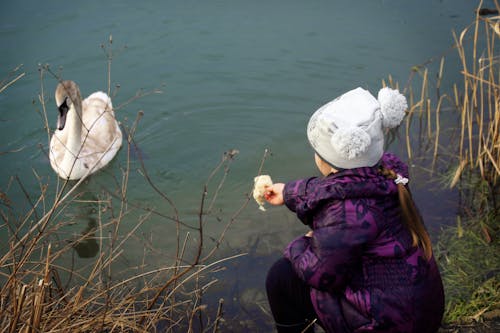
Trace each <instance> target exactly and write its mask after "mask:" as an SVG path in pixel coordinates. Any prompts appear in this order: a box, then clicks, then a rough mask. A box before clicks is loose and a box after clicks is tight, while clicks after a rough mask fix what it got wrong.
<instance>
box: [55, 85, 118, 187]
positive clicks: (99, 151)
mask: <svg viewBox="0 0 500 333" xmlns="http://www.w3.org/2000/svg"><path fill="white" fill-rule="evenodd" d="M55 98H56V104H57V108H58V110H59V114H58V118H57V129H56V130H55V131H54V134H53V135H52V138H51V140H50V155H49V156H50V165H51V166H52V168H53V169H54V171H55V172H56V173H57V174H58V175H59V177H61V178H63V179H70V180H76V179H80V178H82V177H84V176H85V175H90V174H91V173H94V172H96V171H97V170H99V169H101V168H102V167H104V166H106V165H107V164H108V163H109V162H110V161H111V160H112V159H113V157H114V156H115V155H116V153H117V152H118V150H119V149H120V147H121V145H122V132H121V130H120V127H119V125H118V122H117V121H116V119H115V115H114V111H113V106H112V104H111V98H109V96H108V95H107V94H105V93H103V92H102V91H98V92H95V93H93V94H91V95H90V96H89V97H87V98H86V99H84V100H83V101H82V97H81V95H80V89H79V87H78V85H77V84H76V83H75V82H73V81H62V82H60V83H59V84H58V85H57V88H56V93H55Z"/></svg>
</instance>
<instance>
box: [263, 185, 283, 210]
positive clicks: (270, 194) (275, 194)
mask: <svg viewBox="0 0 500 333" xmlns="http://www.w3.org/2000/svg"><path fill="white" fill-rule="evenodd" d="M284 188H285V184H283V183H275V184H273V185H271V186H267V187H266V192H265V193H264V198H265V199H266V201H267V202H269V203H270V204H271V205H275V206H279V205H282V204H284V203H285V201H284V200H283V189H284Z"/></svg>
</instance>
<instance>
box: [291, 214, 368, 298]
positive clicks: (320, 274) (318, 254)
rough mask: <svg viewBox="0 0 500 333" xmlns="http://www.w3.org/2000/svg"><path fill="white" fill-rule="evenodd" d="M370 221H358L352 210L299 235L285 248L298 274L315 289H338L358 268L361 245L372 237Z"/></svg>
mask: <svg viewBox="0 0 500 333" xmlns="http://www.w3.org/2000/svg"><path fill="white" fill-rule="evenodd" d="M376 234H377V228H376V224H375V222H374V221H373V220H372V221H371V222H370V220H369V219H368V220H366V219H365V220H358V219H357V217H356V211H355V210H354V211H353V212H351V213H349V212H348V214H347V215H346V216H345V220H343V221H336V222H335V223H334V224H332V225H329V226H327V227H323V228H319V229H316V230H314V234H313V236H312V237H305V236H302V237H299V238H297V239H295V240H293V241H292V242H291V243H290V244H289V245H288V246H287V248H286V249H285V253H284V255H285V257H286V258H288V259H289V260H290V261H291V263H292V266H293V267H294V270H295V271H296V272H297V274H298V275H299V277H300V278H301V279H302V280H304V281H305V282H306V283H307V284H309V285H310V286H312V287H313V288H315V289H319V290H325V291H335V290H340V289H342V288H343V287H344V286H345V285H346V284H347V283H348V282H349V281H350V279H351V277H352V274H353V272H355V271H356V270H359V269H360V267H361V265H360V263H361V255H362V250H363V246H364V245H365V244H366V243H367V242H369V241H370V240H372V239H373V238H374V237H376Z"/></svg>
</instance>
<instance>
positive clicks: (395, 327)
mask: <svg viewBox="0 0 500 333" xmlns="http://www.w3.org/2000/svg"><path fill="white" fill-rule="evenodd" d="M406 108H407V103H406V98H405V97H404V96H403V95H401V94H400V93H399V92H398V91H397V90H392V89H389V88H383V89H382V90H380V92H379V94H378V100H377V99H375V97H374V96H372V95H371V94H370V93H369V92H368V91H366V90H364V89H361V88H357V89H354V90H351V91H349V92H347V93H345V94H344V95H342V96H340V97H339V98H337V99H335V100H333V101H332V102H330V103H328V104H326V105H324V106H323V107H321V108H320V109H319V110H317V111H316V112H315V113H314V114H313V116H312V117H311V119H310V120H309V124H308V127H307V137H308V140H309V142H310V144H311V146H312V147H313V149H314V151H315V162H316V165H317V167H318V169H319V171H320V172H321V173H322V174H323V176H324V177H322V178H309V179H304V180H298V181H292V182H289V183H286V184H282V183H276V184H274V185H272V186H270V187H267V188H266V194H265V197H266V200H267V201H268V202H269V203H270V204H273V205H282V204H285V205H286V206H287V207H288V208H289V209H290V210H291V211H293V212H295V213H296V214H297V217H298V218H299V219H300V220H301V221H302V222H303V223H304V224H305V225H307V226H309V227H310V228H311V229H312V230H311V231H310V232H308V233H307V234H306V235H304V236H301V237H299V238H297V239H295V240H293V241H292V242H291V243H290V244H289V245H288V246H287V247H286V249H285V252H284V258H282V259H280V260H278V261H277V262H276V263H275V264H274V265H273V266H272V267H271V269H270V270H269V272H268V276H267V280H266V289H267V294H268V299H269V303H270V307H271V311H272V313H273V316H274V319H275V321H276V327H277V330H278V332H302V331H307V332H313V329H314V328H313V325H314V324H313V323H314V322H317V323H318V324H319V325H321V326H322V327H323V328H324V330H325V331H326V332H398V333H401V332H418V333H425V332H436V331H437V330H438V328H439V326H440V323H441V319H442V315H443V311H444V293H443V286H442V282H441V277H440V274H439V271H438V268H437V265H436V262H435V260H434V257H433V255H432V248H431V241H430V239H429V236H428V234H427V232H426V230H425V228H424V225H423V222H422V219H421V217H420V215H419V213H418V211H417V209H416V207H415V205H414V203H413V200H412V198H411V195H410V192H409V190H408V188H407V183H408V168H407V166H406V165H405V164H404V163H403V162H402V161H401V160H399V159H398V158H397V157H396V156H394V155H392V154H389V153H384V152H383V147H384V129H385V128H394V127H396V126H398V125H399V124H400V123H401V121H402V119H403V118H404V115H405V110H406Z"/></svg>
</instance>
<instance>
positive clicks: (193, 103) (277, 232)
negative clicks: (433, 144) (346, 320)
mask: <svg viewBox="0 0 500 333" xmlns="http://www.w3.org/2000/svg"><path fill="white" fill-rule="evenodd" d="M488 4H491V2H486V3H485V6H487V5H488ZM476 6H477V2H476V1H470V0H441V1H438V0H425V1H396V0H360V1H355V2H353V1H347V0H336V1H332V0H331V1H326V0H325V1H309V2H305V1H298V0H294V1H278V0H272V1H253V2H252V1H229V0H220V1H192V0H188V1H150V2H137V1H115V2H111V3H108V4H103V3H102V1H87V2H85V3H81V4H74V3H71V2H67V1H50V2H48V3H45V2H39V1H15V2H13V1H12V2H3V3H2V4H1V5H0V43H1V44H0V45H1V49H2V56H1V58H0V69H1V75H2V76H1V77H6V76H7V74H8V72H9V71H10V70H11V69H13V68H15V67H17V66H18V65H20V64H23V67H22V71H23V72H25V73H26V75H25V76H24V77H23V78H22V79H20V80H19V81H18V82H16V83H15V84H14V85H13V86H11V87H9V88H8V89H7V90H6V91H4V92H3V93H1V94H0V110H2V112H1V114H0V143H1V144H0V151H2V152H5V151H12V150H18V149H20V151H19V152H17V153H9V154H3V155H0V162H1V175H2V177H1V178H0V190H1V191H2V192H8V194H9V196H10V198H11V199H12V200H13V201H14V202H16V203H17V204H18V205H17V206H18V207H20V208H19V209H20V210H23V209H26V208H27V207H28V206H29V205H28V203H27V200H26V198H25V195H24V194H23V193H22V191H21V190H19V187H18V186H17V185H16V182H11V178H10V176H12V175H17V176H19V179H21V180H22V183H23V185H24V187H25V188H26V190H27V192H28V193H31V195H32V196H33V197H36V195H37V193H39V183H38V181H37V179H36V177H35V172H36V174H37V175H38V176H40V177H42V178H43V179H44V180H45V179H49V180H50V183H51V184H52V185H53V186H54V184H55V176H54V173H53V172H52V170H51V168H50V165H49V163H48V161H47V158H46V157H45V154H44V153H43V149H44V150H45V151H46V150H47V146H48V139H47V133H46V132H45V130H44V126H43V120H42V117H41V116H40V112H39V111H40V109H41V105H40V103H39V102H38V97H37V96H38V94H39V93H40V89H41V88H40V85H41V83H40V74H39V70H38V68H39V67H38V66H39V64H49V65H50V66H51V68H52V69H53V70H54V71H55V72H58V73H60V74H61V75H62V77H63V78H65V79H72V80H75V81H76V82H78V83H79V85H80V88H81V90H82V94H83V95H88V94H90V93H91V92H93V91H96V90H106V89H107V61H106V54H105V52H104V51H103V49H102V48H101V45H102V44H104V45H107V47H108V49H109V44H108V37H109V36H110V35H112V36H113V44H112V46H111V47H112V50H113V58H112V67H111V80H112V86H115V85H116V84H119V85H120V89H119V92H118V94H117V95H116V97H114V101H113V102H114V105H119V104H121V103H123V102H125V101H127V100H128V99H129V98H130V97H132V96H133V95H134V94H135V93H136V92H137V91H138V90H139V89H141V88H143V89H145V90H146V91H149V90H153V89H156V88H161V89H162V90H163V91H164V93H163V94H153V95H150V96H147V97H144V98H141V99H138V100H135V101H133V102H132V103H130V104H127V105H126V106H125V107H123V108H121V109H120V110H118V111H117V118H118V119H119V120H120V121H123V122H124V123H127V124H130V123H131V120H133V119H135V117H136V115H137V112H138V111H139V110H143V111H144V116H143V118H142V120H141V122H140V125H139V127H138V130H137V134H136V142H137V144H138V146H139V149H140V151H141V153H142V156H144V162H145V164H146V167H147V170H148V173H149V175H150V177H151V179H152V180H153V181H154V183H155V184H156V186H157V187H158V188H160V189H161V190H162V191H164V192H165V193H167V194H168V195H169V196H170V197H171V198H173V199H174V201H175V204H176V206H177V208H178V209H179V211H180V212H181V216H182V218H183V219H184V220H185V221H186V222H187V223H192V222H194V221H195V220H196V216H197V212H198V209H199V208H198V207H199V203H200V198H201V190H202V185H203V183H204V182H205V180H206V178H207V176H208V175H209V173H210V171H211V169H212V167H213V166H215V165H216V164H217V163H218V161H219V160H220V158H221V155H222V153H223V152H224V151H227V150H228V149H233V148H235V149H238V150H239V151H240V154H239V155H238V156H237V158H236V160H235V161H234V163H233V164H232V165H231V171H230V173H229V176H228V181H227V183H226V184H225V186H224V192H223V193H222V194H221V197H220V199H219V201H218V206H217V208H218V209H220V210H222V212H223V213H221V215H223V216H224V219H225V221H226V220H227V218H228V216H230V215H231V213H232V212H234V210H235V207H239V205H241V204H242V203H244V201H245V198H246V195H247V193H248V191H249V189H250V187H251V185H252V179H253V177H254V175H255V174H256V173H257V170H258V167H259V164H260V160H261V157H262V154H263V152H264V150H265V149H266V148H268V149H270V150H271V151H272V153H273V154H272V156H271V157H269V158H268V159H267V160H266V163H265V166H264V172H265V173H269V174H271V175H272V177H273V179H274V180H275V181H285V180H287V179H293V178H299V177H305V176H309V175H312V174H316V171H315V169H314V163H313V159H312V152H311V149H310V148H309V146H308V144H307V142H306V138H305V126H306V124H307V120H308V118H309V116H310V115H311V114H312V112H314V111H315V110H316V109H317V108H318V107H319V106H321V105H322V104H324V103H326V102H327V101H329V100H331V99H333V98H334V97H336V96H338V95H339V94H341V93H343V92H345V91H346V90H349V89H351V88H354V87H356V86H363V87H365V88H369V89H370V90H371V91H372V93H373V94H376V93H377V91H378V89H379V88H380V82H381V79H383V78H387V76H388V75H389V74H391V75H392V76H393V77H394V78H395V80H397V81H400V82H401V84H402V85H404V84H405V83H406V80H407V79H408V77H409V73H410V68H411V67H412V66H414V65H417V64H422V63H424V62H425V61H427V60H428V59H430V58H432V57H437V58H438V57H439V56H440V55H441V54H443V53H447V55H449V57H450V59H453V57H454V56H453V51H450V45H451V44H452V43H453V39H452V33H451V31H452V30H453V29H454V30H457V31H459V32H460V31H461V30H462V29H463V28H464V27H465V26H467V25H468V24H469V23H470V22H472V20H473V16H474V9H475V8H476ZM457 68H458V67H456V65H454V64H453V61H452V60H449V61H447V65H446V68H445V75H446V76H447V77H448V78H449V79H450V80H454V79H455V78H457V77H458V73H457ZM56 84H57V82H56V80H55V79H54V78H53V77H52V76H51V75H46V76H45V78H44V89H45V91H46V94H47V97H48V101H47V111H48V115H49V124H50V125H51V126H52V129H53V127H54V126H55V122H56V119H55V116H56V110H55V105H54V101H53V98H52V95H53V91H54V89H55V86H56ZM39 144H41V145H42V147H43V149H41V148H40V147H39ZM403 148H404V143H401V142H398V141H397V142H395V143H394V144H393V145H392V146H391V149H392V150H394V151H398V152H399V151H404V150H403ZM404 157H405V156H404ZM125 163H126V153H125V150H122V151H121V152H120V153H119V156H118V157H117V159H116V160H115V161H114V162H113V164H112V165H111V166H110V167H109V168H107V169H106V171H105V172H103V173H102V174H101V175H96V176H94V177H92V179H91V180H90V182H89V184H87V185H86V186H87V190H88V191H90V192H92V191H100V190H101V188H102V187H105V188H109V187H111V186H113V185H112V177H111V176H110V175H113V174H115V175H116V176H117V177H120V167H123V166H124V164H125ZM132 165H133V167H134V168H138V167H139V166H140V165H139V163H138V161H137V160H134V161H133V163H132ZM130 182H131V183H130V190H129V198H130V199H131V200H134V201H135V202H138V203H143V204H145V205H146V204H147V205H148V206H150V207H156V208H158V209H159V210H164V211H165V212H168V211H169V210H168V207H165V206H166V205H165V202H164V201H163V200H162V199H161V198H160V196H159V195H157V194H156V193H154V191H152V190H151V188H150V187H149V186H148V185H147V183H146V182H145V180H144V178H143V177H142V176H140V174H138V173H137V172H134V173H133V175H132V176H131V179H130ZM212 189H213V187H212ZM444 194H447V193H444ZM415 197H416V201H417V203H418V204H419V206H420V207H421V209H422V210H423V212H424V216H425V218H426V221H427V223H428V225H429V228H430V229H431V230H432V231H434V230H438V229H439V226H440V225H441V224H442V223H448V222H449V221H452V220H453V219H454V216H453V214H454V213H453V212H450V207H453V201H454V200H455V198H454V197H453V196H443V192H436V191H429V188H426V187H425V186H420V187H418V186H417V187H416V188H415ZM436 200H439V201H440V202H445V203H446V202H448V203H450V204H449V205H446V204H443V205H439V207H435V206H436V205H435V204H434V203H435V202H436ZM256 208H257V207H256V205H255V204H254V203H253V202H250V204H249V206H248V207H247V208H246V209H245V211H244V212H243V213H242V214H241V215H240V217H239V218H238V220H237V221H236V222H235V224H234V225H233V226H232V227H231V229H230V230H229V231H228V232H227V234H226V237H225V240H224V244H223V249H222V252H223V253H229V254H231V253H237V252H242V251H243V252H244V251H249V252H250V254H251V255H249V256H248V257H247V258H246V259H242V260H240V261H238V262H236V263H233V264H231V266H230V269H229V270H228V273H226V274H227V276H225V277H226V278H227V277H228V276H229V277H234V276H236V277H237V278H236V279H232V281H231V282H228V281H226V282H225V283H226V284H228V285H224V284H223V286H222V287H221V288H220V289H216V291H214V296H213V297H214V298H218V297H220V294H224V295H226V296H227V297H229V298H232V299H233V300H234V302H232V303H230V304H229V305H227V307H228V312H229V313H233V314H240V315H241V313H248V312H250V313H253V315H254V316H256V318H257V319H255V320H256V321H257V322H259V324H258V325H264V326H265V325H266V324H264V323H263V322H266V319H267V318H266V316H265V315H263V314H262V312H261V311H260V310H259V309H255V308H252V309H251V310H248V304H246V305H245V304H244V302H247V303H248V302H255V300H253V299H252V300H250V301H249V300H248V297H247V296H248V295H247V294H248V293H247V294H245V292H246V291H247V290H260V291H262V290H263V284H262V283H263V279H264V276H265V272H266V270H267V267H268V266H269V264H270V263H271V262H272V261H273V260H274V259H275V258H276V257H277V256H278V255H279V251H280V250H281V249H282V248H283V247H284V246H285V245H286V243H287V242H288V241H289V240H291V239H292V238H293V237H295V236H296V235H297V234H300V233H301V232H303V227H302V226H301V225H300V223H298V222H297V221H296V220H295V218H294V217H293V216H292V215H291V214H290V213H289V212H287V211H286V209H285V208H283V209H281V208H274V209H270V210H268V212H266V213H261V212H260V211H258V210H257V209H256ZM126 221H128V222H127V223H129V224H130V225H128V226H125V229H130V228H131V227H132V226H133V223H134V219H133V218H130V219H128V220H126ZM447 221H448V222H447ZM75 228H79V229H80V230H83V229H85V228H86V226H84V225H82V226H79V227H75ZM75 230H76V229H75ZM140 230H141V232H142V233H143V234H145V235H152V236H151V237H152V238H151V239H152V241H153V242H154V243H155V244H154V245H155V246H157V247H159V248H164V249H169V247H171V246H172V244H173V240H172V239H171V238H172V237H165V236H164V235H169V233H170V234H171V232H172V225H171V224H169V223H168V222H166V221H165V220H163V219H160V218H152V219H151V220H150V221H148V223H146V224H145V225H143V226H142V227H141V229H140ZM220 230H221V226H220V225H217V224H216V223H215V224H209V225H208V226H207V233H208V234H210V235H217V234H218V232H219V231H220ZM0 232H2V233H5V231H3V230H2V231H0ZM3 236H5V235H3ZM3 236H2V239H4V237H3ZM136 246H137V247H136V248H131V249H128V250H129V251H130V253H129V254H128V255H129V258H133V257H134V254H136V253H142V247H141V243H140V242H138V244H137V245H136ZM130 260H132V259H130ZM157 260H159V261H160V260H161V259H157ZM231 267H232V268H231ZM238 272H239V273H238ZM231 274H232V275H231ZM226 280H227V279H226ZM227 290H232V292H230V293H229V292H228V291H227ZM245 295H247V296H245ZM258 295H260V294H258ZM244 296H245V297H247V299H246V300H245V299H244V298H245V297H244ZM261 296H262V295H261ZM256 297H260V296H256ZM242 298H243V300H242ZM259 299H260V300H262V297H261V298H259ZM245 307H247V308H245ZM242 309H245V310H244V311H243V310H242ZM242 311H243V312H242ZM259 311H260V312H259Z"/></svg>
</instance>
